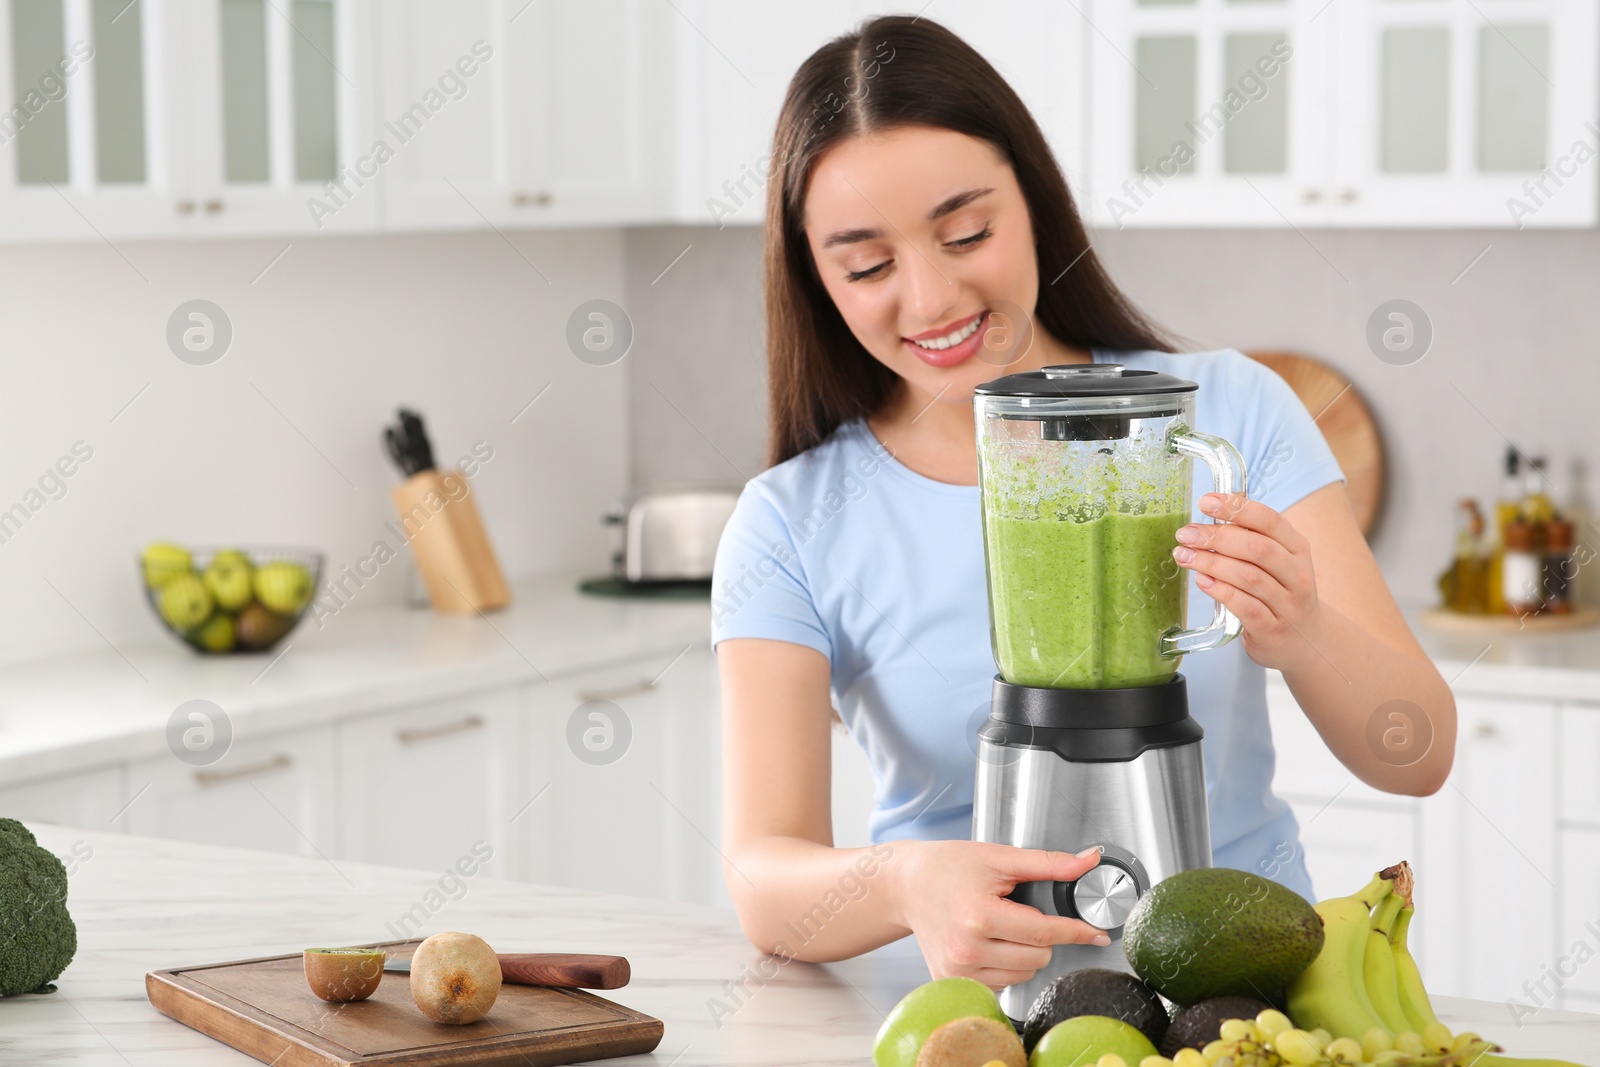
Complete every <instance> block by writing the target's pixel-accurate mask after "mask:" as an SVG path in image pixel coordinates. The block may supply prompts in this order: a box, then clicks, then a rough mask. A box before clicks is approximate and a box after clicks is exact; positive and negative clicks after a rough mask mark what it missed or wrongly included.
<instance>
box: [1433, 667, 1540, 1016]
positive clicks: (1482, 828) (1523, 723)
mask: <svg viewBox="0 0 1600 1067" xmlns="http://www.w3.org/2000/svg"><path fill="white" fill-rule="evenodd" d="M1456 709H1457V714H1458V716H1459V724H1458V736H1457V743H1456V761H1455V767H1454V769H1453V770H1452V771H1451V773H1450V778H1449V780H1448V781H1447V782H1446V783H1445V786H1444V788H1443V789H1441V790H1440V791H1439V792H1438V793H1437V794H1435V795H1434V796H1431V797H1427V798H1424V799H1423V800H1422V801H1421V803H1420V811H1421V818H1422V822H1421V827H1422V838H1421V840H1422V853H1421V856H1420V859H1419V862H1418V864H1417V866H1418V880H1419V885H1421V886H1422V891H1423V892H1424V893H1425V894H1426V896H1425V900H1424V906H1419V909H1418V911H1417V918H1416V920H1415V923H1416V924H1417V925H1420V926H1421V927H1422V932H1423V937H1424V940H1425V944H1426V946H1427V958H1428V965H1429V966H1430V967H1431V968H1432V971H1431V973H1432V974H1435V975H1437V976H1438V977H1437V978H1436V979H1434V980H1433V982H1434V984H1435V985H1437V987H1438V992H1440V993H1442V994H1445V995H1457V996H1468V997H1482V998H1484V999H1488V1000H1504V999H1505V998H1507V997H1511V996H1516V995H1519V993H1520V987H1521V984H1522V982H1523V981H1524V980H1525V979H1526V978H1527V977H1528V976H1529V975H1535V974H1537V973H1538V972H1539V968H1540V967H1541V966H1542V965H1544V964H1545V963H1547V962H1549V961H1550V959H1551V958H1552V952H1553V950H1554V949H1555V947H1556V938H1557V927H1556V922H1555V915H1556V904H1557V897H1558V894H1557V878H1558V873H1559V868H1558V866H1557V848H1556V833H1557V831H1556V811H1557V805H1556V796H1557V793H1556V753H1555V738H1556V712H1557V709H1556V707H1555V705H1554V704H1552V703H1547V702H1542V701H1517V700H1509V699H1503V698H1496V699H1486V698H1481V697H1473V696H1465V695H1458V696H1457V698H1456ZM1424 879H1425V880H1426V881H1425V882H1424V881H1423V880H1424ZM1486 886H1494V887H1496V888H1495V889H1493V890H1489V889H1487V888H1486ZM1485 931H1493V936H1492V937H1491V936H1485ZM1429 988H1430V989H1432V988H1434V985H1430V986H1429Z"/></svg>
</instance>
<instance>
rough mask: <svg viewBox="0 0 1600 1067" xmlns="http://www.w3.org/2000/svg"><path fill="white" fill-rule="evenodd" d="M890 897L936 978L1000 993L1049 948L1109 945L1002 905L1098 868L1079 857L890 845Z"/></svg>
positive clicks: (1026, 975)
mask: <svg viewBox="0 0 1600 1067" xmlns="http://www.w3.org/2000/svg"><path fill="white" fill-rule="evenodd" d="M894 850H895V853H896V856H895V859H893V860H890V861H889V866H890V867H891V868H896V878H895V881H894V885H895V892H896V895H897V897H898V901H899V911H900V914H901V916H902V917H903V920H904V924H905V925H906V926H909V927H910V928H911V932H912V933H914V934H916V936H917V944H918V945H919V946H920V947H921V948H922V955H923V958H924V959H925V960H927V963H928V971H929V973H930V974H932V976H933V977H934V978H948V977H950V976H952V975H961V976H964V977H967V978H973V979H976V980H977V981H980V982H982V983H983V984H984V985H986V986H988V987H989V988H990V989H996V990H998V989H1001V988H1004V987H1005V986H1008V985H1015V984H1016V983H1018V982H1025V981H1027V980H1028V979H1030V978H1032V977H1033V975H1034V972H1035V971H1037V970H1039V969H1040V968H1041V967H1043V966H1045V965H1046V964H1047V963H1049V962H1050V949H1051V946H1053V945H1072V944H1090V945H1109V944H1110V943H1111V940H1110V938H1108V937H1107V936H1106V934H1105V932H1104V931H1101V930H1098V929H1096V928H1095V927H1093V926H1090V925H1089V924H1088V923H1086V922H1083V921H1082V920H1081V919H1068V918H1065V917H1063V916H1060V915H1046V914H1045V913H1044V912H1042V911H1039V910H1038V909H1037V908H1033V907H1030V906H1028V905H1027V904H1019V903H1017V902H1016V901H1014V900H1007V899H1006V897H1007V895H1008V894H1009V893H1010V892H1011V891H1012V890H1013V889H1015V888H1016V886H1017V884H1018V883H1019V882H1048V881H1058V882H1070V881H1073V880H1075V879H1076V878H1078V877H1079V876H1080V875H1082V874H1083V872H1085V871H1087V870H1089V869H1090V868H1091V867H1093V866H1094V865H1095V864H1097V863H1099V862H1100V853H1099V850H1098V849H1088V850H1086V851H1085V852H1084V853H1083V854H1082V855H1076V856H1075V855H1073V854H1072V853H1070V852H1047V851H1043V850H1040V849H1030V848H1013V847H1012V846H1010V845H996V844H990V843H987V842H980V841H916V840H910V841H906V840H902V841H896V842H894Z"/></svg>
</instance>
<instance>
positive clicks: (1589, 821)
mask: <svg viewBox="0 0 1600 1067" xmlns="http://www.w3.org/2000/svg"><path fill="white" fill-rule="evenodd" d="M1557 720H1558V726H1557V730H1558V733H1557V736H1558V737H1559V738H1560V754H1561V818H1562V821H1564V822H1568V823H1582V824H1586V825H1588V826H1592V827H1594V828H1596V829H1600V773H1596V771H1595V768H1596V767H1597V766H1600V706H1596V705H1594V704H1562V705H1561V707H1560V709H1559V710H1558V712H1557Z"/></svg>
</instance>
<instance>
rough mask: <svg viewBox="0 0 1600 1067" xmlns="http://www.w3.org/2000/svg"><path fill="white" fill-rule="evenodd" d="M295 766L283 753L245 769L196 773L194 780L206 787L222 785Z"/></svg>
mask: <svg viewBox="0 0 1600 1067" xmlns="http://www.w3.org/2000/svg"><path fill="white" fill-rule="evenodd" d="M293 765H294V760H293V759H292V758H290V757H289V756H286V755H284V754H283V753H282V752H280V753H278V754H277V755H276V756H273V757H272V758H271V759H264V760H262V761H261V762H260V763H251V764H249V765H247V766H244V767H235V768H234V769H233V770H231V771H195V772H194V780H195V781H196V782H199V783H200V784H201V785H204V786H212V785H220V784H221V783H223V782H232V781H236V780H237V779H240V778H254V777H255V776H256V775H258V774H271V773H272V772H273V771H281V770H283V769H284V768H285V767H291V766H293Z"/></svg>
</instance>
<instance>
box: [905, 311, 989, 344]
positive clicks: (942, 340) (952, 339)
mask: <svg viewBox="0 0 1600 1067" xmlns="http://www.w3.org/2000/svg"><path fill="white" fill-rule="evenodd" d="M982 322H983V316H982V315H979V316H978V317H977V318H975V319H973V320H972V321H971V322H969V323H967V325H966V326H964V327H963V328H961V329H959V330H951V331H950V332H949V333H947V334H945V335H944V336H943V337H935V338H934V339H933V340H931V341H912V342H911V343H912V344H914V345H916V346H917V347H918V348H931V349H934V350H936V351H937V350H939V349H945V348H949V347H950V346H951V345H958V344H960V343H961V342H962V341H965V340H966V339H967V338H969V337H971V336H972V333H973V331H974V330H976V329H977V328H978V327H979V325H981V324H982Z"/></svg>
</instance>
